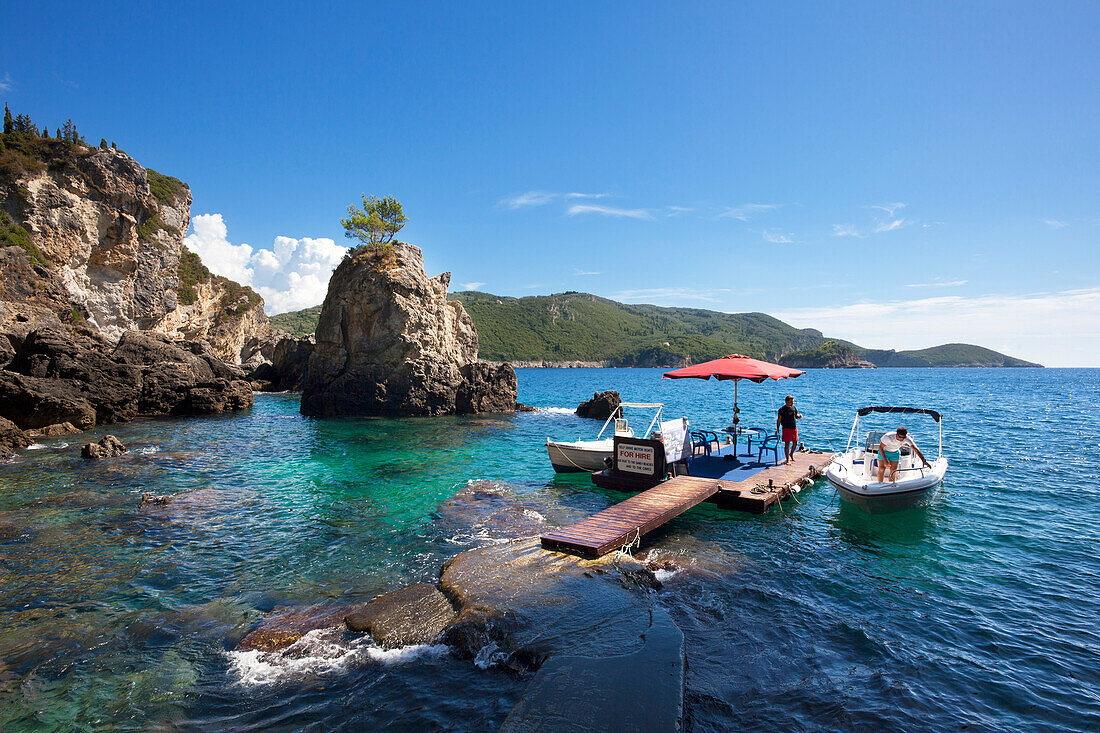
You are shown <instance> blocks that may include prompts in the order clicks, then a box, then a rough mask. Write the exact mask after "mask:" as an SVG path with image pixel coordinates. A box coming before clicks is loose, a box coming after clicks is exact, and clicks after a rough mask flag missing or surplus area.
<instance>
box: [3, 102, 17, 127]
mask: <svg viewBox="0 0 1100 733" xmlns="http://www.w3.org/2000/svg"><path fill="white" fill-rule="evenodd" d="M13 132H15V120H13V119H12V117H11V110H10V109H8V105H7V103H6V102H5V103H4V134H5V135H10V134H12V133H13Z"/></svg>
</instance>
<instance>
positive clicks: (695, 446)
mask: <svg viewBox="0 0 1100 733" xmlns="http://www.w3.org/2000/svg"><path fill="white" fill-rule="evenodd" d="M700 449H701V450H702V451H703V455H705V456H709V455H710V441H709V440H707V436H705V435H703V434H702V433H701V432H699V431H698V430H692V431H691V455H692V456H693V457H694V456H696V455H698V453H696V451H697V450H700Z"/></svg>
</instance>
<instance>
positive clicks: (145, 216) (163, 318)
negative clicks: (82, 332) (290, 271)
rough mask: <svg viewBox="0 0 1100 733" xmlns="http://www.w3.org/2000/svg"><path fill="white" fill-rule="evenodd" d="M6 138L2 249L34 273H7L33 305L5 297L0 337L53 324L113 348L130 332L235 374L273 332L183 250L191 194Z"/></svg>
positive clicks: (73, 150)
mask: <svg viewBox="0 0 1100 733" xmlns="http://www.w3.org/2000/svg"><path fill="white" fill-rule="evenodd" d="M3 137H4V140H3V141H2V142H3V149H2V152H0V212H2V213H0V244H4V245H6V244H12V245H15V246H18V247H19V248H20V249H22V250H23V251H24V252H25V253H26V254H27V257H28V260H29V262H30V265H31V268H32V272H31V274H30V276H29V279H27V280H24V281H23V282H22V283H19V282H13V280H16V279H17V278H19V277H20V276H21V275H23V274H25V273H24V272H23V271H20V272H19V273H16V272H14V271H8V270H7V269H6V268H5V279H6V280H7V283H6V288H7V290H8V291H11V290H12V289H13V288H19V289H22V290H24V291H34V294H35V298H34V299H33V301H32V302H27V301H26V300H10V299H8V298H7V297H5V295H4V294H3V293H0V308H3V309H4V310H2V311H0V332H7V331H10V330H11V323H12V319H13V318H14V314H16V313H19V314H22V315H24V316H26V317H28V318H36V319H42V318H45V319H47V320H53V319H52V318H51V314H52V315H53V316H56V317H57V319H58V320H60V321H61V322H64V323H69V324H77V325H86V326H88V327H90V328H92V329H94V330H95V331H97V332H98V333H99V334H101V335H102V336H103V337H105V338H106V339H107V340H108V341H110V342H112V343H117V342H118V340H119V338H121V336H122V335H123V334H124V333H126V332H127V331H133V330H154V331H158V332H160V333H163V334H165V335H167V336H168V337H170V338H172V339H175V340H196V339H202V340H206V341H209V342H210V344H211V346H212V348H213V349H214V353H215V354H217V355H218V356H220V357H221V358H222V359H224V360H226V361H230V362H233V363H238V364H239V363H240V362H241V349H242V347H243V345H244V342H245V341H246V340H247V339H248V337H249V336H252V335H264V334H267V333H269V332H270V331H271V327H270V325H269V324H268V323H267V317H266V316H265V315H264V313H263V300H262V299H261V298H260V296H259V295H257V294H256V293H255V292H253V291H252V290H251V289H250V288H245V287H242V286H240V285H238V284H236V283H234V282H232V281H230V280H226V279H225V278H219V277H215V276H213V275H211V274H210V272H209V270H207V269H206V268H205V267H203V266H202V263H201V262H199V261H198V257H197V256H195V255H193V254H191V253H189V252H187V250H186V249H185V248H184V246H183V236H184V233H185V232H186V230H187V226H188V221H189V217H190V210H191V191H190V189H189V188H188V187H187V185H186V184H184V183H182V182H180V181H178V180H176V179H175V178H172V177H170V176H165V175H162V174H160V173H157V172H156V171H154V170H149V169H146V168H143V167H142V166H141V165H140V164H138V162H137V161H135V160H134V159H133V158H131V157H130V156H128V155H126V154H125V153H123V152H122V151H119V150H115V149H111V148H91V147H87V146H84V145H80V144H77V143H71V142H70V143H66V142H61V141H58V140H51V139H47V138H41V137H36V136H30V135H26V134H20V133H13V134H6V135H4V136H3ZM36 283H39V285H36ZM58 284H60V288H58V287H57V285H58ZM16 330H19V331H25V330H26V329H19V328H17V329H16Z"/></svg>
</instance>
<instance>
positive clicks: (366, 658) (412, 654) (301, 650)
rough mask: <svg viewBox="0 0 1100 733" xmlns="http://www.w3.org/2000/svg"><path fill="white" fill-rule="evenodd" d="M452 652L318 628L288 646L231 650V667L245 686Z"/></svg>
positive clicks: (436, 647) (430, 646)
mask: <svg viewBox="0 0 1100 733" xmlns="http://www.w3.org/2000/svg"><path fill="white" fill-rule="evenodd" d="M449 653H450V649H449V648H448V647H447V646H445V645H443V644H412V645H410V646H403V647H398V648H396V649H383V648H382V647H380V646H378V645H377V644H376V643H375V642H374V640H373V639H372V638H371V637H370V636H369V635H367V634H364V635H362V636H354V637H349V636H348V634H347V633H345V632H344V631H343V630H341V629H339V628H335V629H317V630H315V631H311V632H309V633H308V634H306V635H304V636H303V637H302V638H301V639H299V640H298V641H296V642H294V643H293V644H291V645H290V646H288V647H287V648H286V649H282V650H280V651H276V652H264V651H258V650H254V649H253V650H249V651H230V652H226V654H227V655H228V657H229V666H230V670H231V671H232V673H233V675H234V676H235V677H236V678H237V681H238V682H239V683H240V684H242V685H249V686H253V685H271V684H277V683H280V682H288V681H292V680H296V679H301V678H303V677H315V676H320V675H326V674H332V673H333V672H339V671H341V670H344V669H348V668H350V667H353V666H361V665H364V664H381V665H386V666H389V665H396V664H407V663H409V662H413V661H416V660H419V659H436V658H439V657H442V656H444V655H446V654H449Z"/></svg>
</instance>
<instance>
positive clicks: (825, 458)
mask: <svg viewBox="0 0 1100 733" xmlns="http://www.w3.org/2000/svg"><path fill="white" fill-rule="evenodd" d="M832 459H833V455H832V454H831V453H805V452H799V453H796V454H795V456H794V462H793V463H791V464H789V465H787V464H780V465H778V466H761V465H760V464H755V465H753V464H748V465H744V464H743V465H741V466H737V467H736V468H737V470H736V472H731V471H727V472H726V473H724V474H723V475H724V476H726V477H733V478H736V479H738V480H731V478H711V477H707V476H700V475H688V476H676V477H675V478H672V479H669V480H668V481H663V482H661V483H659V484H657V485H656V486H653V487H652V488H646V487H645V486H644V485H641V484H638V483H636V482H631V481H624V480H623V479H622V478H621V477H617V476H612V475H608V474H604V473H597V474H593V475H592V481H593V483H595V484H596V485H597V486H600V487H603V488H609V489H617V490H621V491H640V492H641V493H639V494H636V495H635V496H632V497H630V498H629V499H627V500H626V501H623V502H620V503H619V504H615V505H614V506H610V507H608V508H607V509H604V510H603V511H601V512H598V513H596V514H593V515H592V516H591V517H587V518H585V519H582V520H581V521H579V522H576V523H574V524H570V525H568V526H566V527H561V528H560V529H557V530H555V531H553V532H550V533H549V534H545V535H543V536H542V537H541V538H540V539H541V541H542V546H543V547H544V548H545V549H547V550H558V551H562V552H571V553H576V554H581V555H585V556H587V557H600V556H602V555H606V554H607V553H608V552H611V551H612V550H616V549H618V548H620V547H623V546H624V545H627V544H631V543H634V542H638V541H640V539H641V537H642V535H644V534H646V533H647V532H651V531H652V530H654V529H656V528H657V527H660V526H661V525H663V524H664V523H666V522H668V521H669V520H671V519H673V518H675V517H678V516H679V515H681V514H683V513H684V512H686V511H687V510H688V509H691V508H692V507H693V506H696V505H697V504H700V503H701V502H704V501H708V500H709V501H713V502H715V503H717V504H718V506H720V507H722V508H724V509H736V510H739V511H746V512H754V513H757V514H761V513H763V512H765V511H767V510H768V509H769V508H770V507H772V506H774V505H775V504H778V503H780V502H781V501H782V500H783V499H786V498H787V497H789V496H790V495H791V493H792V487H793V486H795V485H797V484H800V483H801V482H803V481H805V480H806V479H811V480H812V479H814V478H817V477H818V476H820V475H822V474H823V473H824V471H825V467H826V466H828V465H829V462H830V461H832ZM719 460H720V459H719ZM689 465H692V466H696V467H697V468H700V469H703V470H702V472H703V473H707V472H708V471H706V470H705V469H706V466H705V464H703V463H698V462H697V461H692V463H691V464H689ZM710 472H711V473H712V472H713V471H710ZM740 473H743V474H744V477H743V478H742V477H741V476H739V475H738V474H740Z"/></svg>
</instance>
